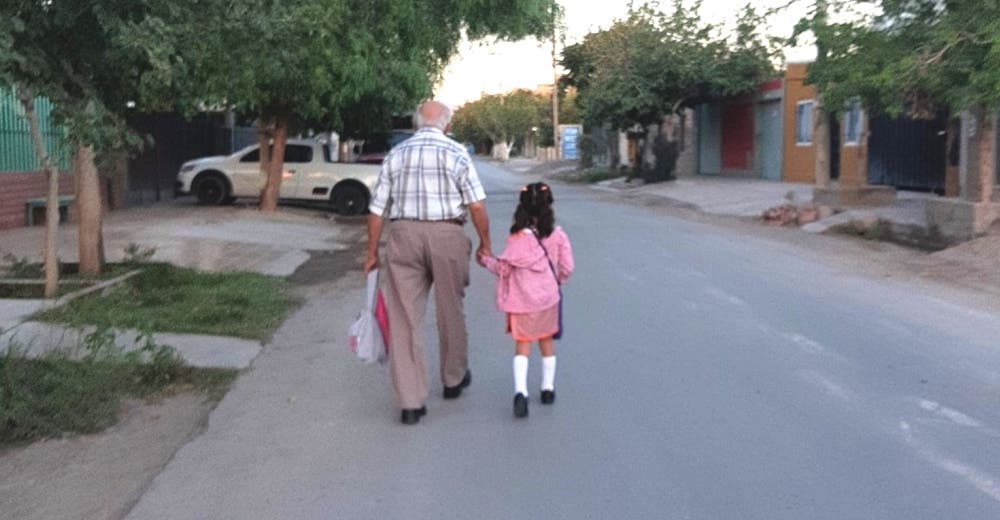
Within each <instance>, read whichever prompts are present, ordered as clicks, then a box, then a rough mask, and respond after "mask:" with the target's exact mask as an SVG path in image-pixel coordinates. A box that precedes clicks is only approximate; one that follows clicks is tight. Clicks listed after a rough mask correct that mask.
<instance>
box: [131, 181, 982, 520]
mask: <svg viewBox="0 0 1000 520" xmlns="http://www.w3.org/2000/svg"><path fill="white" fill-rule="evenodd" d="M480 169H481V174H482V177H483V178H484V182H485V184H486V186H487V188H488V192H489V196H490V198H489V201H488V205H489V209H490V214H491V218H492V223H493V237H494V238H493V240H494V244H495V250H496V251H497V252H499V251H500V250H501V249H502V246H503V242H504V237H505V235H506V228H507V226H508V223H509V222H510V217H511V214H512V211H513V208H514V204H515V200H516V199H515V196H516V193H517V189H518V187H519V186H520V185H521V184H522V183H523V182H525V177H523V176H518V175H515V174H511V173H507V172H504V171H502V170H500V169H498V168H496V167H494V166H491V165H488V164H482V165H481V166H480ZM554 193H555V198H556V206H555V207H556V215H557V218H558V220H559V222H560V223H561V224H562V225H563V226H564V227H565V228H566V230H567V231H568V233H569V235H570V237H571V239H572V242H573V246H574V249H575V253H576V260H577V272H576V274H575V275H574V277H573V279H572V280H571V281H570V283H569V285H567V286H566V288H565V294H566V302H565V311H566V319H565V323H566V334H565V337H564V339H563V340H562V341H561V342H559V343H558V347H557V348H558V359H559V371H558V375H557V377H556V386H557V391H558V401H557V403H556V404H555V405H554V406H552V407H543V406H542V405H540V404H539V403H538V399H537V387H538V384H539V381H540V369H541V363H540V360H539V358H538V357H537V353H536V354H535V356H534V357H533V358H532V364H531V368H530V372H529V388H531V390H532V392H533V393H534V395H533V399H532V402H531V413H530V417H529V418H528V419H526V420H515V419H513V418H512V416H511V399H512V396H513V383H512V378H511V356H512V355H513V345H512V344H511V342H510V340H509V339H508V338H507V337H506V336H505V335H504V334H503V317H502V316H501V315H500V314H499V313H498V312H497V311H495V309H494V304H493V279H492V275H490V274H489V273H487V272H486V271H485V270H482V269H480V268H478V267H477V266H474V270H473V277H472V285H471V287H470V289H469V294H468V297H467V315H468V323H469V329H470V335H471V338H472V339H471V344H472V346H471V358H472V361H471V362H472V371H473V383H472V386H471V387H470V388H469V389H468V390H467V391H466V393H465V394H463V396H462V398H461V399H459V400H458V401H454V402H453V401H447V402H446V401H443V400H442V399H441V397H440V392H439V391H438V390H435V392H434V393H433V394H432V397H431V399H430V401H429V402H428V403H427V407H428V409H429V414H428V415H427V416H426V417H425V418H424V419H423V420H422V421H421V422H420V424H419V425H417V426H414V427H405V426H402V425H400V424H399V423H398V411H397V410H395V409H394V408H393V406H392V402H391V395H390V392H389V386H388V380H387V373H386V370H385V369H384V368H382V367H372V366H361V365H359V364H357V363H356V362H355V360H354V359H352V357H351V354H350V353H349V352H348V351H347V349H346V347H345V346H344V334H345V332H344V331H345V330H346V327H347V325H348V324H349V322H350V321H351V319H352V318H353V314H354V312H356V307H357V305H358V304H359V303H360V298H361V296H362V294H361V293H362V291H361V288H362V283H363V280H362V277H361V275H360V273H356V272H355V273H350V274H349V275H348V276H345V277H344V278H342V279H340V280H339V281H338V282H336V284H334V285H332V286H329V287H327V288H325V289H322V290H320V289H317V292H316V294H315V295H314V296H313V297H312V298H310V300H309V303H308V304H307V305H306V306H305V307H304V308H303V309H302V310H301V311H300V312H299V313H298V314H296V315H295V316H293V317H292V318H291V319H290V320H289V322H287V323H286V324H285V326H284V327H282V329H281V331H279V333H278V335H277V336H276V337H275V340H274V343H273V345H271V346H270V347H269V348H268V349H266V351H265V353H264V354H262V355H261V357H260V358H258V360H257V361H256V363H255V366H254V368H253V370H252V371H251V372H249V373H248V374H246V375H244V376H243V377H241V379H240V380H239V382H238V383H237V384H236V386H235V388H234V389H233V390H232V391H231V393H230V394H229V396H227V398H226V399H225V400H224V401H223V402H222V403H221V404H220V405H219V407H218V409H217V410H216V411H215V412H214V413H213V415H212V418H211V422H210V424H209V425H208V427H207V430H206V432H205V433H204V434H203V435H201V436H200V437H198V438H197V439H195V440H193V441H192V442H191V443H190V444H188V445H187V446H186V447H184V448H183V449H182V450H181V451H180V452H178V454H177V456H176V457H175V459H174V461H173V462H172V463H171V464H170V465H169V466H168V467H167V468H166V470H165V471H164V472H163V473H162V474H161V475H160V476H159V477H158V478H157V479H156V481H155V482H154V483H153V484H152V485H151V487H150V489H149V491H148V492H147V493H146V495H145V496H144V497H143V498H142V500H141V501H140V502H139V503H138V504H137V506H136V507H135V509H134V510H133V512H132V515H131V516H130V518H134V519H158V518H164V519H202V518H206V519H207V518H211V519H224V518H232V519H250V518H287V519H292V518H306V519H313V518H315V519H329V518H337V519H341V518H343V519H354V518H359V519H368V518H370V519H394V518H400V519H451V518H455V519H470V518H472V519H535V518H538V519H581V518H598V519H600V518H616V519H618V518H620V519H632V518H655V519H706V520H724V519H760V520H779V519H811V520H819V519H830V520H844V519H899V520H918V519H928V520H931V519H933V520H939V519H961V520H980V519H981V520H988V519H989V520H995V519H997V518H1000V406H998V405H1000V317H998V316H996V315H992V314H989V313H987V312H985V311H982V310H978V309H975V308H967V307H963V306H961V305H956V304H954V303H949V302H946V301H944V300H943V299H939V298H936V297H935V295H934V294H927V293H925V292H922V290H920V289H917V288H915V287H911V286H908V285H905V284H898V283H896V282H892V281H884V280H874V279H870V278H865V277H861V276H858V275H855V274H851V273H849V272H843V271H842V270H838V269H834V268H831V267H830V266H829V265H826V264H817V263H816V262H814V261H811V260H807V259H806V258H805V257H804V256H803V255H800V254H797V250H796V248H795V247H792V246H787V245H785V246H781V245H775V244H774V243H770V242H766V241H764V240H761V239H759V238H755V237H753V236H747V235H745V234H740V233H738V232H736V231H733V230H731V229H724V228H718V227H713V226H711V225H708V224H703V223H696V222H689V221H684V220H679V219H676V218H673V217H669V216H665V215H663V214H661V213H658V212H655V211H652V210H650V209H649V208H644V207H634V206H629V205H627V204H624V203H621V202H615V201H613V200H608V198H607V197H597V196H595V194H594V192H592V191H591V190H589V189H587V188H584V187H566V186H555V187H554ZM470 234H471V230H470ZM359 251H360V249H359ZM359 261H360V256H359ZM430 315H431V316H433V312H431V313H430ZM428 340H429V343H428V344H429V346H431V348H429V355H430V362H429V366H431V367H436V366H437V360H436V358H437V356H436V352H435V351H436V348H433V347H434V346H435V345H436V344H435V341H436V336H435V334H434V332H433V327H429V333H428ZM436 377H437V375H436V372H434V373H433V374H432V383H434V382H436ZM432 387H433V388H435V389H437V388H438V386H437V385H436V384H432Z"/></svg>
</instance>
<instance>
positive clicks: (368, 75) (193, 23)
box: [131, 0, 556, 207]
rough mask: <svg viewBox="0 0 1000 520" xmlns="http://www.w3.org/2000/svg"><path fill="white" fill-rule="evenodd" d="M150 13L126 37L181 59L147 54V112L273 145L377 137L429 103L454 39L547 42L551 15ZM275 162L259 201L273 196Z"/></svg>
mask: <svg viewBox="0 0 1000 520" xmlns="http://www.w3.org/2000/svg"><path fill="white" fill-rule="evenodd" d="M158 5H159V10H158V12H159V13H160V16H158V17H156V18H153V19H151V21H150V22H149V23H142V24H139V25H137V26H136V27H135V30H134V31H133V33H132V35H131V36H132V38H134V39H135V41H138V42H141V43H140V45H139V46H140V48H142V49H150V48H152V49H156V48H157V47H156V42H163V41H174V42H177V43H175V44H173V45H168V46H167V49H166V50H169V48H170V47H175V48H177V49H179V53H178V54H176V55H171V54H169V53H168V52H158V53H157V55H156V58H157V59H156V60H155V62H156V63H157V65H158V67H157V69H156V70H155V71H153V73H151V74H149V75H148V76H147V81H145V82H144V84H143V86H144V89H143V91H144V92H145V93H146V94H147V95H146V99H147V101H148V102H149V103H157V102H162V101H163V100H165V99H176V100H179V101H180V102H181V103H182V104H183V105H185V106H186V107H187V109H188V110H192V109H193V107H196V106H204V105H206V104H207V105H209V106H219V107H228V108H234V109H236V110H237V111H239V112H242V113H246V114H253V115H255V116H256V117H257V119H258V124H259V126H261V127H262V128H273V129H276V132H277V133H276V134H275V137H276V138H277V137H279V136H278V135H277V134H287V133H288V129H289V128H292V129H294V128H296V127H297V128H300V129H304V128H314V129H321V130H338V131H340V132H341V133H342V134H343V135H345V136H348V137H350V136H358V135H367V134H371V133H373V132H375V131H377V130H380V129H382V128H380V126H384V124H385V122H386V121H388V120H389V118H390V116H391V114H394V113H400V112H408V111H410V110H412V109H413V107H414V106H415V105H416V103H417V102H418V101H420V100H422V99H425V98H427V97H429V96H430V95H431V89H432V86H433V84H434V82H435V81H436V80H437V78H438V77H439V76H440V74H441V71H442V70H443V68H444V66H445V65H446V64H447V63H448V61H449V59H450V58H451V56H452V55H453V54H454V53H455V52H456V50H457V48H458V44H459V43H460V42H461V40H462V38H463V36H466V35H467V36H468V37H469V38H472V39H478V38H483V37H486V36H490V35H492V36H495V37H497V38H501V39H518V38H522V37H526V36H530V35H543V34H547V33H548V31H549V30H550V28H551V25H552V13H553V12H554V11H555V9H556V6H555V3H554V1H553V0H513V1H509V2H503V3H502V5H501V4H498V3H497V2H494V1H485V0H448V1H444V2H442V1H439V0H286V1H282V2H275V1H273V0H245V1H241V2H232V1H230V0H203V1H201V2H198V4H197V14H196V16H195V17H193V18H192V16H191V12H190V9H187V8H178V7H177V6H176V5H175V4H173V3H171V2H167V1H166V0H163V1H162V2H158ZM159 20H165V23H161V22H160V21H159ZM281 140H283V138H281V139H276V142H275V146H276V149H277V147H278V146H279V142H278V141H281ZM275 155H276V156H277V158H278V160H276V161H274V163H273V164H272V165H271V169H270V173H271V175H269V183H268V186H269V187H270V189H268V188H266V191H265V194H267V193H270V194H272V195H273V196H275V197H276V193H277V188H276V186H275V185H276V184H277V183H280V179H281V175H280V173H281V167H282V165H281V164H280V157H281V155H280V154H279V153H276V154H275ZM264 198H269V197H264ZM264 205H269V206H271V207H273V201H270V202H269V201H268V200H263V201H262V206H264Z"/></svg>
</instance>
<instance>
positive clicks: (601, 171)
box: [563, 166, 622, 184]
mask: <svg viewBox="0 0 1000 520" xmlns="http://www.w3.org/2000/svg"><path fill="white" fill-rule="evenodd" d="M621 176H622V174H621V173H620V172H618V171H615V170H612V169H611V168H608V167H604V166H595V167H593V168H587V169H585V170H581V171H578V172H575V173H571V174H569V175H567V176H566V177H563V178H564V179H565V180H567V181H569V182H579V183H581V184H593V183H595V182H601V181H606V180H609V179H617V178H619V177H621Z"/></svg>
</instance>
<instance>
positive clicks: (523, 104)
mask: <svg viewBox="0 0 1000 520" xmlns="http://www.w3.org/2000/svg"><path fill="white" fill-rule="evenodd" d="M548 99H549V98H547V97H544V96H538V95H535V94H533V93H532V92H530V91H528V90H515V91H514V92H511V93H508V94H489V95H485V96H483V97H481V98H479V99H478V100H476V101H472V102H470V103H466V104H465V105H463V106H462V107H461V108H459V109H458V110H457V111H456V112H455V116H454V118H453V119H452V129H453V131H454V133H455V136H456V137H458V138H459V139H460V140H463V141H469V142H484V141H489V142H490V143H491V144H493V145H498V144H505V145H506V144H508V143H510V144H513V143H514V142H515V141H517V140H518V139H521V138H523V137H524V136H525V135H527V134H528V132H530V131H531V130H532V128H537V127H538V126H539V125H540V124H541V123H542V117H543V115H544V114H545V111H544V105H545V104H546V103H547V102H548V101H547V100H548ZM551 112H552V110H551V108H549V114H551ZM550 127H551V125H550Z"/></svg>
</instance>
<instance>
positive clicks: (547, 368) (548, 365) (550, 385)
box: [542, 356, 556, 390]
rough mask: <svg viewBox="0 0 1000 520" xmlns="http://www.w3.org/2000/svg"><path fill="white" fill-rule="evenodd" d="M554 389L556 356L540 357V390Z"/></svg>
mask: <svg viewBox="0 0 1000 520" xmlns="http://www.w3.org/2000/svg"><path fill="white" fill-rule="evenodd" d="M555 389H556V357H555V356H549V357H543V358H542V390H555Z"/></svg>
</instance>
